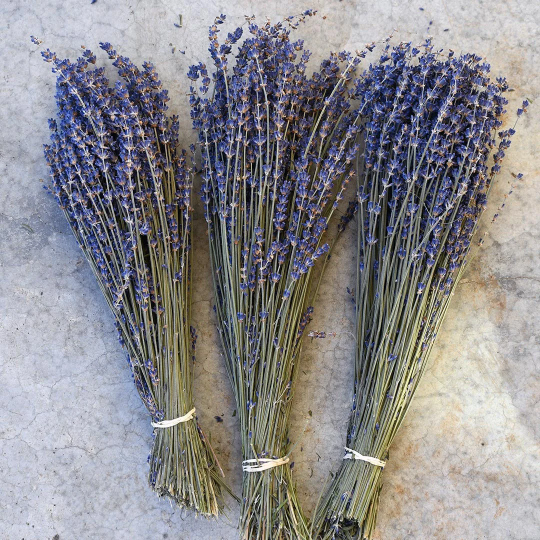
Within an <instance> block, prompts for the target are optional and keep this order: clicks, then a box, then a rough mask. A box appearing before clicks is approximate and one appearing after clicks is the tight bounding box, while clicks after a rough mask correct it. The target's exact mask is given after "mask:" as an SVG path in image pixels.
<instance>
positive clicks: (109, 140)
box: [42, 43, 191, 420]
mask: <svg viewBox="0 0 540 540" xmlns="http://www.w3.org/2000/svg"><path fill="white" fill-rule="evenodd" d="M101 47H102V48H103V49H104V50H105V51H106V52H107V54H108V55H109V57H110V58H111V59H114V62H113V65H114V66H115V67H116V68H117V69H118V72H119V75H120V76H121V77H122V79H123V81H122V82H120V81H119V82H117V83H116V85H115V86H114V87H111V86H110V84H109V81H108V79H107V78H106V77H105V74H104V68H97V69H89V66H90V65H92V64H94V63H95V61H96V57H95V55H94V54H93V53H92V52H91V51H89V50H84V52H83V54H82V56H81V57H80V58H79V59H78V60H77V61H76V62H70V61H69V60H59V59H58V58H57V57H56V55H55V54H53V53H52V52H50V51H49V50H47V51H45V52H43V53H42V54H43V57H44V59H45V60H46V61H47V62H50V63H52V65H53V72H54V73H56V74H57V77H58V79H57V86H56V103H57V107H58V119H57V120H51V121H50V123H49V125H50V128H51V143H50V144H49V145H46V146H45V158H46V160H47V164H48V165H49V169H50V175H51V182H50V186H48V189H49V190H50V191H51V192H52V194H53V195H54V196H55V198H56V200H57V202H58V204H59V205H60V207H61V208H62V209H63V210H64V213H65V215H66V217H67V219H68V221H69V223H70V225H71V227H72V229H73V232H74V234H75V236H76V238H77V240H78V242H79V244H80V246H81V248H82V249H83V251H84V253H85V255H86V257H87V258H88V260H89V261H90V264H91V266H92V269H93V270H94V273H95V274H96V277H97V279H98V282H99V284H100V286H101V289H102V291H103V293H104V294H105V297H106V298H107V300H108V302H109V304H110V306H111V308H112V310H113V313H114V314H115V316H116V320H117V328H118V330H119V335H120V337H121V340H122V343H123V344H124V345H125V346H127V349H128V352H129V355H130V364H131V366H132V368H133V375H134V378H135V382H136V385H137V388H138V389H139V392H140V393H141V396H142V397H143V400H144V402H145V403H146V404H147V406H148V408H149V410H150V411H151V412H153V417H154V419H156V420H159V419H160V418H161V417H162V416H163V411H162V410H158V409H157V408H156V407H157V405H156V403H155V395H154V394H155V393H154V391H153V390H152V387H153V386H154V385H153V384H148V383H151V382H152V379H155V378H156V377H152V376H151V371H149V370H152V369H154V368H152V367H149V365H148V361H146V362H145V361H144V359H145V358H151V357H153V356H154V354H155V353H157V354H158V355H159V354H161V353H165V354H167V353H168V351H169V350H170V349H172V344H169V343H167V342H166V341H164V343H163V345H162V349H163V351H159V350H157V351H155V350H153V347H152V346H151V344H150V343H149V342H148V339H147V338H148V336H151V335H153V334H155V333H156V332H157V331H158V329H159V327H160V326H162V325H163V322H160V320H161V319H162V316H163V313H164V311H165V307H164V302H163V296H164V289H165V287H166V288H167V290H169V289H170V291H171V292H172V291H175V296H176V297H179V296H180V294H181V293H180V289H181V286H182V284H181V278H180V279H179V278H178V276H181V275H182V272H183V270H184V268H185V266H186V256H187V252H188V251H189V248H190V234H189V230H190V219H191V217H190V212H189V208H190V206H189V205H190V192H191V172H190V168H189V167H188V164H187V162H186V154H185V152H181V153H179V154H177V152H176V151H175V147H176V145H177V142H178V119H177V118H176V117H173V118H172V119H169V118H167V116H166V114H165V111H166V110H167V106H166V103H167V101H168V96H167V91H166V90H163V89H162V88H161V83H160V81H159V78H158V75H157V73H156V72H155V70H154V67H153V66H152V65H151V64H144V68H143V69H142V70H139V69H138V68H137V67H136V66H135V65H134V64H133V63H132V62H131V61H130V60H129V59H128V58H126V57H123V56H119V55H118V54H117V53H116V51H114V50H113V49H112V47H111V45H110V44H108V43H104V44H102V45H101ZM156 266H158V267H160V268H163V269H165V271H164V272H160V273H159V277H161V276H165V277H166V280H167V283H162V282H157V281H156V271H155V267H156ZM149 362H150V364H151V363H152V361H151V360H150V361H149Z"/></svg>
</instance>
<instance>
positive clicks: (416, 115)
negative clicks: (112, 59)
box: [313, 41, 527, 539]
mask: <svg viewBox="0 0 540 540" xmlns="http://www.w3.org/2000/svg"><path fill="white" fill-rule="evenodd" d="M489 71H490V68H489V65H488V64H486V63H482V59H481V58H480V57H478V56H476V55H473V54H464V55H461V56H455V55H454V53H453V52H449V53H448V54H446V55H445V54H443V53H442V51H435V50H433V47H432V45H431V43H430V42H429V41H427V42H426V43H425V44H424V46H423V47H421V50H418V49H416V48H413V47H411V45H410V44H401V45H399V46H397V47H395V48H394V49H392V50H391V49H390V48H389V46H387V47H386V49H385V51H384V54H383V56H382V57H381V58H380V60H379V61H378V62H377V63H376V64H374V65H373V66H371V67H370V69H369V70H368V71H367V72H366V73H364V74H363V76H361V77H360V78H359V79H358V80H357V81H356V92H355V93H356V97H357V98H358V99H359V100H360V108H361V109H362V114H363V115H364V117H365V119H366V120H365V123H364V124H363V140H364V144H365V150H364V153H363V155H362V159H360V160H359V162H360V166H359V170H358V198H357V201H356V206H357V212H358V229H359V230H358V273H357V286H356V320H357V354H356V373H355V381H354V398H353V404H352V409H351V416H350V421H349V427H348V431H347V442H346V452H347V453H346V454H345V457H344V459H343V461H342V464H341V465H340V468H339V471H338V472H337V474H336V475H335V476H334V477H333V480H332V481H331V483H330V485H329V487H328V489H326V491H325V493H324V494H323V496H322V499H321V501H320V503H319V505H318V508H317V510H316V516H315V519H314V525H313V530H314V536H317V537H319V538H324V539H330V538H353V537H357V536H360V537H362V538H370V537H371V535H372V532H373V529H374V526H375V518H376V514H377V507H378V501H379V493H380V489H381V474H382V471H383V467H384V460H386V459H387V457H388V451H389V448H390V446H391V444H392V441H393V440H394V437H395V435H396V433H397V431H398V429H399V427H400V425H401V424H402V422H403V419H404V417H405V414H406V413H407V410H408V409H409V406H410V404H411V400H412V398H413V397H414V394H415V391H416V389H417V387H418V384H419V382H420V379H421V377H422V374H423V373H424V370H425V367H426V365H427V361H428V358H429V354H430V352H431V349H432V347H433V343H434V340H435V337H436V335H437V332H438V330H439V328H440V325H441V323H442V322H443V320H444V316H445V314H446V311H447V308H448V304H449V300H450V297H451V295H452V292H453V291H454V290H455V287H456V284H457V283H458V280H459V278H460V276H461V274H462V272H463V269H464V267H465V262H466V258H467V255H468V253H469V250H470V246H471V238H472V236H473V234H474V232H475V230H476V228H477V225H478V220H479V218H480V216H481V214H482V211H483V210H484V208H485V207H486V202H487V196H488V193H489V189H490V186H491V184H492V182H493V178H494V176H495V175H496V174H497V173H498V172H499V170H500V168H501V160H502V158H503V157H504V153H505V150H506V149H507V148H508V147H509V145H510V137H511V136H512V135H513V133H514V130H513V129H507V130H502V131H499V132H498V130H499V129H500V128H501V125H502V122H501V116H502V115H503V113H504V112H505V110H504V106H505V104H506V103H507V101H506V99H505V98H504V96H503V94H504V92H505V91H506V90H507V84H506V81H505V80H504V79H497V80H496V81H493V80H491V79H490V77H489ZM526 105H527V104H526V103H525V106H526ZM497 132H498V133H497ZM492 154H493V155H492ZM491 158H492V159H493V162H491V161H490V160H491ZM491 163H492V165H491V166H490V164H491Z"/></svg>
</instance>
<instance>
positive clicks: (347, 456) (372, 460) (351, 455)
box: [343, 446, 386, 467]
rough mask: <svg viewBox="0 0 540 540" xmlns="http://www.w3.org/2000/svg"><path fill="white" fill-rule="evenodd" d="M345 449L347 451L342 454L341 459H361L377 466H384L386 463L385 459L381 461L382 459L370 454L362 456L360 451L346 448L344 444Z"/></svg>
mask: <svg viewBox="0 0 540 540" xmlns="http://www.w3.org/2000/svg"><path fill="white" fill-rule="evenodd" d="M345 450H347V452H349V453H348V454H345V455H344V456H343V459H360V460H362V461H367V462H368V463H371V464H372V465H375V466H377V467H384V466H385V465H386V461H383V460H382V459H377V458H374V457H371V456H363V455H362V454H361V453H360V452H357V451H356V450H352V449H351V448H347V447H346V446H345Z"/></svg>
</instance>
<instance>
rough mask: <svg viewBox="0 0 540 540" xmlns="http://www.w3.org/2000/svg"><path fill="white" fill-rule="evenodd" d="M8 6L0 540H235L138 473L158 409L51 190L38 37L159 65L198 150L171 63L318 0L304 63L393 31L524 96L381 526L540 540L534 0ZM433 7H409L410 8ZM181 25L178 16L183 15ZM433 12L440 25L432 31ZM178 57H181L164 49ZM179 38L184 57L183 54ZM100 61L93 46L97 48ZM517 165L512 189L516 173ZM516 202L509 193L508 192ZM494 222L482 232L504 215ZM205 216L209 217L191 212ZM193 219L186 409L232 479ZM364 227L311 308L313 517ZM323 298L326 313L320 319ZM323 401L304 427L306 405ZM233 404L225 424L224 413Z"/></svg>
mask: <svg viewBox="0 0 540 540" xmlns="http://www.w3.org/2000/svg"><path fill="white" fill-rule="evenodd" d="M310 4H311V5H306V4H305V3H304V2H299V1H297V0H287V1H282V0H268V1H266V2H249V1H247V0H240V1H237V2H230V3H226V2H222V1H211V2H210V1H209V2H202V1H199V2H185V1H183V0H182V1H176V2H173V1H170V0H163V1H162V0H149V1H138V2H135V1H133V2H129V1H125V0H117V1H115V2H112V1H110V0H97V2H95V3H94V4H91V3H90V0H81V1H78V2H72V1H70V0H67V1H65V0H63V1H60V0H56V1H53V0H43V1H41V2H32V3H31V2H22V1H20V0H19V1H9V0H4V1H3V2H2V3H1V5H0V15H1V18H0V20H1V22H0V28H1V33H2V37H3V39H2V44H1V45H0V47H1V53H2V54H1V55H0V73H1V75H2V80H1V83H0V126H1V127H2V129H1V131H0V314H1V317H0V359H1V362H0V372H1V380H2V390H1V392H0V456H1V457H0V537H1V538H2V539H4V538H5V539H10V540H11V539H21V538H24V539H25V540H34V539H39V540H42V539H53V538H54V539H55V540H58V539H61V540H65V539H78V540H83V539H93V538H99V539H103V538H114V539H130V540H131V539H134V540H139V539H140V540H143V539H144V540H146V539H152V540H154V539H162V538H171V539H172V538H181V539H227V540H228V539H233V538H236V537H237V532H236V523H237V516H238V508H237V506H236V504H235V503H234V502H233V501H231V504H230V510H229V511H228V513H227V515H226V516H224V517H222V518H220V519H219V520H217V521H210V522H208V521H204V520H202V519H195V518H194V517H193V516H191V515H188V516H185V515H182V513H181V512H180V511H179V510H175V509H174V508H171V506H170V505H169V504H168V503H167V502H166V501H164V500H158V499H157V498H156V497H155V496H154V495H153V494H152V493H151V492H150V490H149V489H148V488H147V485H146V466H147V465H146V456H147V453H148V449H149V447H150V442H151V428H150V424H149V419H148V416H147V414H146V412H145V410H144V409H143V407H142V405H141V403H140V402H139V399H138V396H137V395H136V392H135V389H134V387H133V385H132V382H131V378H130V374H129V371H128V366H127V363H126V362H125V361H124V356H123V353H122V351H121V349H120V347H119V345H118V344H117V341H116V336H115V332H114V328H113V325H112V317H111V315H110V314H109V313H108V311H107V307H106V305H105V302H104V301H103V300H102V298H101V296H100V293H99V290H98V288H97V286H96V284H95V283H94V279H93V276H92V275H91V272H90V270H89V268H88V267H87V265H86V263H85V262H84V260H83V258H82V255H81V253H80V252H79V250H78V248H77V245H76V243H75V241H74V239H73V238H72V236H71V234H70V232H69V230H68V227H67V224H66V223H65V222H64V219H63V217H62V216H61V214H60V212H59V211H58V209H57V208H56V206H55V203H54V202H53V201H52V200H51V199H50V198H49V197H48V196H47V195H46V193H45V192H44V190H42V189H41V186H40V182H39V179H40V178H45V177H46V175H47V171H46V168H45V163H44V160H43V158H42V152H41V145H42V144H43V143H44V142H46V139H47V136H48V130H47V123H46V120H47V118H48V117H50V116H52V115H53V113H54V99H53V94H54V77H53V75H52V74H51V73H50V71H49V66H48V65H46V64H44V63H43V62H42V61H41V59H40V55H39V52H38V50H37V48H36V47H35V46H34V45H31V44H30V41H29V35H30V34H33V35H36V36H38V37H39V38H41V39H43V40H44V46H46V47H50V48H51V49H53V50H55V51H57V52H58V53H59V54H60V55H66V56H70V57H75V56H76V55H77V53H78V50H79V49H78V47H79V45H81V44H85V45H87V46H89V47H91V48H93V49H94V50H97V49H98V47H97V44H98V42H99V41H110V42H112V43H113V44H114V45H115V46H116V48H118V49H119V50H120V51H121V52H122V53H123V54H126V55H128V56H130V57H131V58H132V59H133V60H134V61H136V62H138V63H140V62H142V61H143V60H146V59H148V60H151V61H153V62H154V63H155V64H156V66H157V68H158V71H159V73H160V75H161V78H162V80H163V82H164V83H165V86H166V87H167V88H169V90H170V93H171V97H172V101H171V110H172V112H176V113H178V114H180V117H181V123H182V126H183V127H184V134H183V137H182V143H184V144H188V143H189V142H191V141H192V140H193V135H192V133H191V130H190V123H189V114H188V109H187V100H186V96H185V94H186V90H187V87H186V82H185V78H184V76H183V74H184V73H185V72H186V70H187V68H188V66H189V65H190V63H192V62H193V61H194V60H199V59H206V49H207V41H206V30H207V26H208V25H209V24H210V23H211V22H212V20H213V18H214V16H215V15H217V14H219V13H226V14H227V15H228V16H229V18H230V19H231V21H230V24H231V26H232V25H233V23H241V22H242V20H243V18H242V17H243V15H251V14H253V13H254V14H255V15H257V16H259V17H264V16H268V17H271V18H272V19H274V20H275V19H276V18H278V17H280V18H281V17H284V16H286V15H289V14H294V13H299V12H300V11H302V10H303V9H305V8H306V7H313V8H319V9H320V15H324V16H326V19H324V20H323V18H322V17H321V16H319V17H317V18H315V19H311V20H310V21H309V23H308V24H307V25H305V26H304V27H302V28H301V29H300V30H299V31H298V34H299V35H300V36H301V37H303V38H305V39H306V42H307V46H308V48H310V49H312V50H313V51H314V58H315V59H320V58H321V57H322V55H323V54H324V53H325V52H327V51H328V50H336V49H342V48H344V47H348V48H351V49H353V50H354V49H356V48H359V47H361V46H362V45H363V44H364V43H367V42H371V41H373V40H379V39H382V38H384V37H385V36H387V35H388V34H390V33H391V32H392V31H393V30H394V29H395V30H396V32H395V38H394V39H396V40H400V39H401V40H415V41H420V40H421V39H422V38H423V37H424V36H425V35H426V34H428V33H429V34H432V35H434V37H435V42H436V44H437V45H440V46H441V47H450V48H452V49H454V50H456V51H458V52H459V51H474V52H476V53H478V54H480V55H485V56H486V57H487V58H488V60H489V61H490V62H491V64H492V71H493V73H494V74H505V75H507V76H508V78H509V80H510V84H511V86H512V87H513V88H514V89H515V91H514V92H513V93H511V94H510V99H511V103H510V105H509V107H508V109H509V111H511V114H510V115H509V116H510V120H509V122H513V117H512V114H513V111H515V109H516V108H517V106H518V104H519V103H520V101H521V100H522V99H523V98H524V97H528V98H531V99H532V100H534V101H533V103H532V105H531V107H530V111H529V114H528V115H527V116H526V117H524V118H523V119H522V120H521V121H520V123H519V129H518V133H517V135H516V137H515V139H514V142H513V145H512V148H511V149H510V151H509V152H508V159H507V160H506V164H505V167H504V172H503V173H502V174H501V175H500V176H499V179H498V182H497V185H496V186H495V188H494V190H493V192H492V196H491V204H490V206H489V208H488V211H487V212H486V215H485V218H484V221H483V223H484V225H483V228H482V231H481V232H482V234H484V233H485V235H484V239H485V242H484V244H483V246H482V247H480V248H475V258H474V261H473V263H472V264H471V266H470V268H469V269H468V271H467V273H466V275H465V277H464V279H463V281H462V283H461V285H460V286H459V288H458V290H457V292H456V294H455V297H454V299H453V302H452V306H451V309H450V312H449V314H448V317H447V320H446V323H445V324H444V327H443V329H442V331H441V332H440V335H439V339H438V344H437V346H436V349H435V351H434V354H433V355H432V358H431V367H430V368H429V370H428V371H427V373H426V376H425V379H424V380H423V382H422V384H421V386H420V388H419V391H418V395H417V398H416V401H415V403H414V405H413V407H412V409H411V411H410V413H409V415H408V418H407V420H406V423H405V425H404V427H403V429H402V430H401V432H400V434H399V436H398V438H397V440H396V442H395V444H394V446H393V448H392V451H391V457H390V461H389V464H388V466H387V468H386V470H385V473H384V478H385V486H384V489H383V493H382V502H381V509H380V517H379V524H378V529H377V538H379V539H384V540H387V539H391V540H405V539H448V538H453V539H468V540H474V539H481V538H482V539H483V538H486V539H487V538H489V539H490V540H497V539H501V540H502V539H504V540H510V539H515V540H518V539H519V540H534V539H538V538H540V515H539V512H540V504H539V485H538V482H539V479H540V470H539V448H538V442H539V431H540V430H539V424H538V418H539V417H540V414H539V413H540V411H539V402H540V390H539V383H538V374H539V366H540V352H539V349H540V347H539V337H538V336H539V335H540V249H539V248H540V195H539V193H540V191H539V189H538V176H539V162H538V157H537V156H538V153H539V148H538V141H539V140H540V138H539V137H540V130H539V122H538V112H539V110H540V107H539V105H540V99H538V98H539V96H538V94H539V90H540V75H539V71H538V65H540V39H539V32H540V30H539V28H540V4H538V3H537V2H531V1H527V0H493V1H492V2H483V1H481V0H480V1H479V0H447V1H443V0H436V1H433V2H425V3H423V2H422V1H421V0H414V1H412V2H405V1H402V2H399V1H397V0H394V1H390V0H380V1H378V2H365V1H363V0H361V1H352V0H344V1H337V0H314V1H313V2H311V3H310ZM422 7H423V8H424V9H423V10H421V9H420V8H422ZM179 14H182V16H183V25H182V27H181V28H177V27H176V26H175V25H174V23H176V22H178V15H179ZM430 21H432V23H430ZM173 48H175V51H174V52H173ZM180 50H185V51H186V54H185V55H182V54H180V52H179V51H180ZM98 58H99V60H100V61H103V60H104V55H103V54H100V55H99V57H98ZM517 172H522V173H524V178H523V180H522V181H520V182H516V181H515V180H514V179H513V177H512V176H511V173H517ZM511 184H515V187H514V189H513V193H512V194H511V195H510V196H509V197H508V198H506V197H505V195H506V194H507V193H508V192H509V190H510V185H511ZM503 202H505V203H506V205H505V207H504V209H503V210H502V211H501V212H500V216H499V218H498V219H497V221H495V223H493V224H492V223H491V218H492V216H493V215H494V214H495V213H496V212H497V208H498V207H499V206H500V205H502V203H503ZM196 210H197V212H198V215H199V216H200V210H201V208H200V205H197V207H196ZM206 241H207V240H206V236H205V224H204V222H203V221H201V220H200V218H199V219H197V220H196V223H195V267H196V272H195V276H196V282H195V284H194V301H195V304H194V316H195V324H196V326H197V329H198V334H199V341H198V350H197V364H196V381H195V390H196V400H197V409H198V411H199V413H200V421H201V424H202V426H203V427H204V429H205V430H206V431H208V432H211V435H212V440H213V442H214V444H215V447H216V451H217V453H218V455H219V459H220V460H221V463H222V464H223V466H224V469H225V470H226V473H227V477H228V479H229V481H230V483H231V485H232V487H233V488H234V489H235V490H236V491H237V492H238V490H239V484H240V476H241V472H240V461H239V460H240V448H239V437H238V433H237V429H238V425H237V422H236V421H235V420H236V419H235V418H233V417H232V412H233V410H234V408H235V405H234V403H233V398H232V394H231V392H230V389H229V383H228V381H227V378H226V373H225V368H224V365H223V362H222V360H221V358H220V353H219V346H218V342H217V337H216V331H215V329H214V319H213V314H212V310H211V308H212V292H211V282H210V276H209V274H208V250H207V244H206ZM353 264H354V230H352V229H351V230H350V231H349V232H348V234H347V235H346V236H344V237H343V238H342V239H341V240H340V243H339V245H338V248H337V253H336V255H335V256H334V258H333V264H332V265H331V266H330V267H329V271H328V273H327V274H326V277H325V279H324V281H323V284H322V287H321V294H320V296H319V299H318V301H317V303H316V304H315V308H316V316H315V320H314V321H313V323H312V329H313V330H325V331H327V332H332V331H335V332H337V335H336V337H334V338H328V339H326V340H313V342H310V341H309V340H308V341H306V344H305V347H304V353H303V365H302V373H301V376H300V379H299V381H298V385H297V390H296V401H295V404H294V419H293V430H292V434H293V437H294V438H295V439H296V440H298V439H300V437H301V434H302V432H304V431H305V433H304V435H303V436H302V438H301V439H300V442H299V444H298V447H297V449H296V451H295V453H294V460H295V461H296V467H295V470H296V480H297V482H298V489H299V493H300V497H301V500H302V501H303V503H304V504H305V508H306V510H307V511H308V512H311V511H312V509H313V507H314V505H315V502H316V499H317V497H318V493H319V490H320V488H321V485H322V483H323V482H324V481H325V479H326V478H327V476H328V473H329V471H331V470H335V469H336V467H337V465H338V462H339V459H340V458H341V456H342V449H341V447H342V445H343V440H344V434H345V426H346V422H347V413H348V409H349V401H350V398H351V391H352V388H351V386H352V362H353V346H354V345H353V344H354V338H353V335H352V334H351V331H352V329H353V323H352V315H353V312H352V304H351V303H350V302H349V300H348V296H347V292H346V287H347V286H352V285H353V282H354V279H353ZM323 303H324V309H318V310H317V308H320V307H321V305H322V304H323ZM308 410H311V411H312V412H313V417H312V419H311V420H310V421H309V422H308V423H307V424H306V421H305V418H306V417H307V416H308V415H307V412H308ZM216 415H223V419H224V421H223V422H222V423H216V421H215V420H214V416H216Z"/></svg>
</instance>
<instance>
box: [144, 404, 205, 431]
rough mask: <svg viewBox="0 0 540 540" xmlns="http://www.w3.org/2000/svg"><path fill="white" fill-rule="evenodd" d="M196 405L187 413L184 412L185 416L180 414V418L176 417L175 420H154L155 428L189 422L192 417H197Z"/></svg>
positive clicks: (153, 425)
mask: <svg viewBox="0 0 540 540" xmlns="http://www.w3.org/2000/svg"><path fill="white" fill-rule="evenodd" d="M195 410H196V409H195V407H193V409H191V411H189V412H188V413H187V414H184V416H180V418H175V419H174V420H163V421H162V422H152V427H155V428H170V427H173V426H176V424H181V423H182V422H187V421H188V420H191V419H192V418H195Z"/></svg>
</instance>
